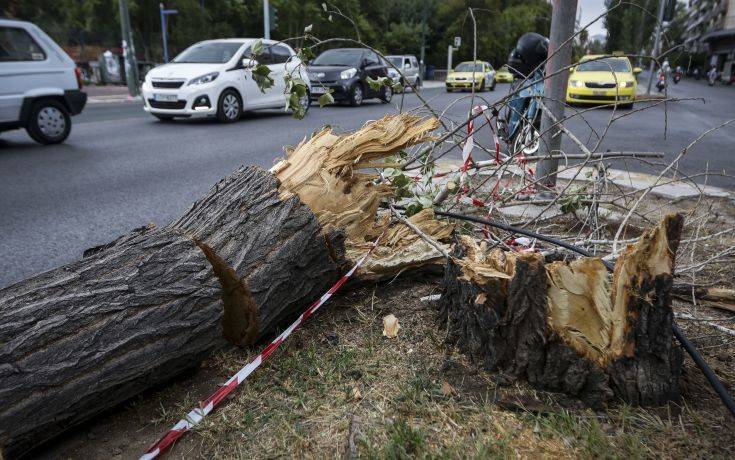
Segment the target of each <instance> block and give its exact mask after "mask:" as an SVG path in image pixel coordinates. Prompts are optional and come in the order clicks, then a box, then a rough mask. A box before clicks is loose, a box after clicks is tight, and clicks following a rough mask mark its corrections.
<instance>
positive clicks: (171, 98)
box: [153, 93, 178, 102]
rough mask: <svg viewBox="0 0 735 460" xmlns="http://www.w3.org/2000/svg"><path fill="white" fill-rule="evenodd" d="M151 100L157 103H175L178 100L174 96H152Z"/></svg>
mask: <svg viewBox="0 0 735 460" xmlns="http://www.w3.org/2000/svg"><path fill="white" fill-rule="evenodd" d="M153 100H154V101H159V102H176V101H177V100H178V96H177V95H176V94H158V93H154V94H153Z"/></svg>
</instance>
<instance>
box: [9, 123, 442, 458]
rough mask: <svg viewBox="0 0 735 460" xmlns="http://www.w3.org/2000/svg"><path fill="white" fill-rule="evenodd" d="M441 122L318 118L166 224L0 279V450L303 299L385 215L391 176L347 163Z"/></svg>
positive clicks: (25, 445)
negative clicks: (274, 163)
mask: <svg viewBox="0 0 735 460" xmlns="http://www.w3.org/2000/svg"><path fill="white" fill-rule="evenodd" d="M435 127H436V121H435V120H422V119H420V118H418V117H413V116H410V115H401V116H396V117H386V118H384V119H382V120H377V121H374V122H370V123H368V124H367V125H366V126H365V127H364V128H363V129H362V130H360V131H358V132H357V133H355V134H350V135H342V136H337V135H334V134H332V133H331V131H330V130H329V129H325V130H322V131H321V132H320V133H318V134H316V135H314V136H313V137H312V138H311V139H309V140H306V141H304V142H302V144H300V145H299V147H297V149H295V150H294V151H293V152H291V153H290V155H289V158H288V160H284V161H283V162H282V163H280V164H279V165H278V167H277V168H274V169H273V170H271V171H264V170H261V169H259V168H256V167H248V168H241V169H240V170H238V171H236V172H235V173H234V174H232V175H231V176H230V177H228V178H226V179H224V180H222V181H220V182H219V183H218V184H216V185H215V186H214V187H213V188H212V189H211V190H210V192H209V193H208V194H207V195H206V196H205V197H204V198H202V199H201V200H199V201H197V202H196V203H195V204H194V205H193V206H192V207H191V208H190V209H189V210H188V211H187V212H186V213H185V214H184V215H183V216H182V217H181V218H179V219H178V220H176V221H174V222H172V223H171V224H169V225H168V226H166V227H163V228H155V227H153V226H149V227H143V228H140V229H137V230H135V231H133V232H131V233H130V234H128V235H125V236H123V237H121V238H119V239H117V240H116V241H113V242H112V243H110V244H107V245H104V246H101V247H98V248H93V249H91V250H88V251H86V252H85V257H84V258H83V259H82V260H80V261H78V262H75V263H72V264H69V265H66V266H63V267H60V268H58V269H56V270H52V271H49V272H47V273H44V274H41V275H38V276H36V277H33V278H30V279H27V280H25V281H22V282H20V283H17V284H15V285H12V286H9V287H7V288H5V289H2V290H0V449H4V452H5V453H6V454H7V455H9V456H11V455H12V456H18V455H22V454H23V453H25V452H27V451H28V450H29V449H30V448H32V447H35V446H37V445H39V444H40V443H42V442H43V441H45V440H48V439H50V438H52V437H54V436H56V435H57V434H59V433H61V432H63V431H64V430H66V429H69V428H70V427H72V426H74V425H76V424H78V423H81V422H83V421H85V420H87V419H89V418H90V417H92V416H93V415H95V414H97V413H99V412H101V411H104V410H106V409H108V408H111V407H113V406H115V405H117V404H119V403H121V402H123V401H125V400H127V399H129V398H131V397H133V396H135V395H137V394H139V393H140V392H142V391H144V390H146V389H149V388H151V387H154V386H156V385H160V384H162V383H164V382H166V381H168V380H170V379H172V378H174V377H175V376H177V375H179V374H180V373H182V372H184V371H186V370H187V369H190V368H192V367H195V366H196V365H197V364H198V363H199V362H200V361H201V360H202V359H203V358H204V357H206V356H207V355H208V354H210V353H211V352H212V351H213V350H215V349H217V348H220V347H223V346H225V345H226V344H227V342H228V341H229V342H230V343H232V344H235V345H238V346H245V345H251V344H253V343H254V342H255V341H257V340H258V339H260V338H261V337H263V336H264V335H266V334H268V333H270V332H272V331H273V330H274V328H275V327H276V326H277V325H278V324H280V323H281V322H283V320H284V319H286V318H287V317H288V316H291V315H294V314H295V313H296V312H300V311H301V310H302V309H303V308H304V306H305V305H307V304H308V302H310V301H311V300H313V299H315V298H317V297H319V296H320V295H321V294H322V293H323V292H324V291H325V290H326V289H327V288H328V287H329V286H331V285H332V283H333V282H334V281H335V280H336V279H337V278H338V276H339V275H340V274H341V273H342V272H343V271H344V270H346V268H347V266H349V265H350V264H351V263H352V262H353V260H350V257H346V249H345V246H346V245H347V244H346V239H347V238H349V245H350V247H352V251H351V254H352V256H353V257H359V256H361V255H362V254H357V252H358V249H359V248H360V247H361V245H364V244H365V242H366V241H368V240H369V239H371V238H373V237H374V236H377V234H379V233H381V232H382V231H384V230H386V229H387V228H388V227H389V223H388V222H387V221H379V222H376V212H377V206H378V202H379V201H380V199H381V198H382V197H384V196H385V195H386V194H390V193H391V189H390V187H387V186H374V185H373V184H372V179H373V178H374V176H372V175H369V174H364V173H358V172H356V171H353V169H354V170H357V169H359V168H361V167H364V162H363V160H364V161H369V160H370V159H374V158H382V157H385V156H388V155H391V154H394V153H396V152H398V151H400V150H401V149H404V148H406V147H407V146H408V145H411V144H413V143H420V142H423V141H425V140H427V139H429V137H428V136H429V135H428V133H429V132H430V131H431V130H433V129H435ZM425 225H427V226H428V227H431V228H436V229H437V231H439V230H441V229H442V228H443V227H442V226H440V225H430V223H425ZM442 231H443V230H442ZM444 234H445V235H446V232H445V233H444ZM398 243H399V242H398ZM398 243H396V244H398ZM398 247H401V246H400V245H399V246H398ZM422 256H423V257H424V259H422V260H424V261H425V263H435V262H436V260H435V258H434V255H433V254H431V253H430V252H424V253H422ZM401 267H402V266H401V265H400V264H397V263H396V264H393V265H390V264H388V266H387V267H384V270H383V271H382V272H381V273H382V274H383V276H393V275H394V274H395V270H397V269H400V268H401ZM1 454H2V451H0V457H2V455H1Z"/></svg>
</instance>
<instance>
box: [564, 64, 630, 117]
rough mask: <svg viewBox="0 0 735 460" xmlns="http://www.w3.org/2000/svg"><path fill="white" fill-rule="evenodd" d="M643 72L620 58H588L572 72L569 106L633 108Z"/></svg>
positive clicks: (570, 75) (568, 92)
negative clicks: (593, 105)
mask: <svg viewBox="0 0 735 460" xmlns="http://www.w3.org/2000/svg"><path fill="white" fill-rule="evenodd" d="M640 71H641V69H640V68H638V67H635V68H634V67H633V66H631V64H630V60H628V58H627V57H625V56H622V55H620V54H617V53H615V54H613V55H612V56H609V55H588V56H585V57H583V58H582V59H580V61H579V64H577V65H576V66H575V67H573V68H572V69H571V70H570V74H569V83H568V84H567V97H566V101H567V103H570V104H611V103H614V104H619V105H621V106H625V107H632V106H633V102H634V101H635V92H636V87H637V85H638V83H637V82H636V75H637V74H638V73H640Z"/></svg>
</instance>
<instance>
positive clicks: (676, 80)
mask: <svg viewBox="0 0 735 460" xmlns="http://www.w3.org/2000/svg"><path fill="white" fill-rule="evenodd" d="M679 80H681V72H674V84H675V85H678V84H679Z"/></svg>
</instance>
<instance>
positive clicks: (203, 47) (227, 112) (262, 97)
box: [141, 38, 309, 123]
mask: <svg viewBox="0 0 735 460" xmlns="http://www.w3.org/2000/svg"><path fill="white" fill-rule="evenodd" d="M256 41H257V39H254V38H230V39H222V40H206V41H203V42H199V43H195V44H194V45H192V46H190V47H189V48H187V49H186V50H184V51H183V52H182V53H181V54H179V55H178V56H176V57H175V58H174V59H173V61H171V62H170V63H168V64H164V65H162V66H159V67H156V68H154V69H152V70H151V71H150V72H148V74H147V75H146V76H145V82H144V83H143V87H142V88H141V90H142V91H141V92H142V94H143V100H144V101H145V107H144V108H145V111H146V112H149V113H151V114H152V115H154V116H155V117H156V118H158V119H160V120H164V121H165V120H171V119H172V118H174V117H182V118H188V117H200V116H201V117H215V116H216V117H217V119H219V121H221V122H223V123H232V122H234V121H237V120H238V119H239V118H240V115H241V114H242V112H243V111H244V110H255V109H272V108H282V107H283V106H284V104H285V102H286V99H285V97H284V93H285V90H286V87H285V82H284V79H283V77H284V75H285V74H289V75H290V76H291V77H294V78H296V77H299V78H301V79H302V80H304V81H305V82H306V85H307V87H308V85H309V77H308V75H307V72H306V69H305V68H304V65H302V63H301V61H300V60H299V58H298V56H297V55H296V53H295V52H294V50H293V49H292V48H291V47H290V46H288V45H287V44H285V43H279V42H276V41H274V40H262V43H263V52H262V53H260V54H258V56H255V58H256V59H257V61H256V60H255V59H253V56H252V54H251V52H250V47H251V46H252V45H253V44H254V43H255V42H256ZM258 64H264V65H267V66H268V68H269V69H270V77H271V78H273V87H271V88H269V89H267V90H265V91H261V90H260V89H259V88H258V85H257V84H256V82H255V80H253V76H252V69H253V68H255V67H256V66H257V65H258ZM300 102H301V104H302V106H303V107H305V108H306V109H307V110H308V107H309V95H308V94H307V95H306V96H304V97H303V98H302V100H301V101H300Z"/></svg>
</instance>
